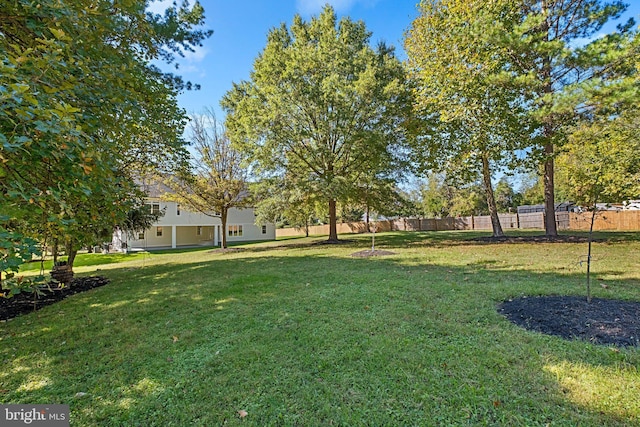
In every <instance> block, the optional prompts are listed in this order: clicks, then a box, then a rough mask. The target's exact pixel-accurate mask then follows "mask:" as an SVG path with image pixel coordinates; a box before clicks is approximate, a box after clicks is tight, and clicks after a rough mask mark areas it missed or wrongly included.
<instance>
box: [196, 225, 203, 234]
mask: <svg viewBox="0 0 640 427" xmlns="http://www.w3.org/2000/svg"><path fill="white" fill-rule="evenodd" d="M196 235H197V236H202V227H200V226H198V228H196Z"/></svg>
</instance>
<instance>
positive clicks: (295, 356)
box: [0, 251, 640, 425]
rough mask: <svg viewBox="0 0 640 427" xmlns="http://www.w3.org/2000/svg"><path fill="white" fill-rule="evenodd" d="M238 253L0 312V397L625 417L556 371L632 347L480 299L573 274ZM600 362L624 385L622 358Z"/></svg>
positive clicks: (210, 409) (446, 414)
mask: <svg viewBox="0 0 640 427" xmlns="http://www.w3.org/2000/svg"><path fill="white" fill-rule="evenodd" d="M244 254H245V252H243V253H242V254H238V256H237V257H234V258H230V259H212V260H210V261H206V262H195V261H194V262H190V263H181V264H176V263H174V264H165V265H153V266H148V267H145V268H139V269H130V268H128V269H124V268H123V269H116V270H111V271H109V273H108V274H109V276H110V277H111V279H112V283H111V284H109V285H107V286H105V287H102V288H100V289H96V290H93V291H90V292H87V293H85V294H80V295H76V296H74V297H72V298H70V299H68V300H66V301H65V302H63V303H61V304H59V305H57V306H50V307H48V308H46V309H44V310H43V311H41V312H38V313H37V314H35V315H29V316H24V317H23V318H19V319H16V320H15V321H13V322H10V323H7V324H4V325H2V326H3V331H2V336H1V339H2V341H3V346H2V347H1V349H0V354H1V355H2V357H3V360H5V361H7V362H6V365H5V369H4V370H3V372H2V373H0V389H2V390H4V391H3V392H2V393H0V401H3V402H13V403H26V402H48V403H53V402H56V403H68V404H70V405H71V408H72V414H73V417H74V421H75V423H74V424H75V425H96V424H102V423H111V424H129V425H134V424H144V423H145V422H147V421H148V420H149V419H153V420H154V421H155V422H156V423H157V424H158V425H160V424H167V423H168V422H173V423H177V424H180V425H190V424H193V423H201V424H204V425H218V424H222V423H225V422H227V423H230V424H240V422H244V423H245V424H246V423H249V424H253V425H260V424H262V425H264V424H269V423H277V422H283V423H291V424H295V423H298V424H313V423H320V424H326V423H330V422H333V423H338V424H357V423H358V421H359V422H362V421H363V420H366V421H369V422H371V423H376V424H387V425H398V424H412V423H415V422H416V420H436V419H439V420H441V422H442V423H443V424H456V423H468V422H471V423H479V424H491V423H497V424H503V425H509V424H521V425H533V424H544V423H549V422H554V421H557V420H559V419H563V420H565V421H566V422H568V423H572V424H592V425H616V424H619V423H621V422H622V423H624V422H630V421H633V420H634V418H632V417H634V416H637V415H634V414H637V412H635V413H627V412H624V410H623V409H620V408H619V407H616V406H615V405H614V406H610V407H609V408H608V409H607V408H604V409H603V408H601V407H600V406H599V405H598V404H595V403H593V402H590V401H589V400H588V399H586V400H585V399H583V400H579V399H577V398H575V396H576V395H577V394H578V393H579V392H580V390H579V388H575V389H571V388H568V387H570V386H571V385H570V384H568V383H567V381H568V378H569V377H570V376H571V375H572V374H573V371H574V370H575V369H577V368H576V366H580V367H582V369H584V370H586V371H588V372H595V371H597V369H596V367H597V366H601V367H604V368H610V369H613V370H616V369H618V368H619V367H620V363H622V362H624V363H627V364H629V366H632V365H634V364H635V365H637V364H638V362H640V360H639V359H638V357H639V356H638V355H637V352H634V351H632V350H625V349H622V350H618V351H611V350H610V349H608V348H605V347H601V346H594V345H592V344H589V343H586V342H580V341H564V340H561V339H559V338H556V337H549V336H545V335H542V334H536V333H531V332H526V331H524V330H521V329H520V328H517V327H516V326H514V325H511V324H510V323H509V322H508V321H507V320H505V319H504V318H502V317H501V316H500V315H499V314H498V313H497V311H496V304H497V303H498V302H499V301H502V300H504V299H508V298H510V297H513V296H517V295H522V294H530V295H531V294H553V293H557V292H560V293H565V294H575V293H576V292H579V291H580V289H581V275H579V274H557V273H553V272H544V273H540V272H532V271H518V270H516V271H512V270H508V269H507V268H506V267H502V266H501V265H500V264H491V265H490V267H489V268H485V269H482V270H480V271H479V269H478V267H477V266H474V265H468V266H459V265H434V264H430V263H427V262H424V263H420V264H417V265H416V264H412V265H409V264H408V263H407V262H406V260H403V259H402V258H384V259H357V258H349V257H346V256H345V257H335V256H324V255H322V254H310V253H308V252H307V251H304V252H301V253H300V255H299V256H293V255H291V254H287V255H289V256H284V254H283V256H270V257H256V256H253V255H252V256H244ZM275 254H276V255H277V254H278V252H275ZM247 255H250V254H247ZM630 282H633V283H635V284H637V281H630ZM598 292H599V294H598V296H603V295H609V296H620V295H618V294H617V291H616V290H615V289H613V290H611V289H609V290H605V289H601V290H598ZM634 295H635V296H636V297H637V296H638V291H637V288H636V289H635V291H629V294H625V295H623V296H626V297H629V296H634ZM625 366H626V365H625ZM617 372H618V375H619V376H621V377H622V378H624V379H625V381H627V382H626V383H625V384H626V386H625V387H631V385H630V384H633V382H632V381H628V378H631V377H632V376H633V375H634V374H633V372H632V370H631V369H626V368H624V367H622V368H621V369H618V370H617ZM574 378H575V377H574ZM580 382H581V381H580V379H578V380H577V381H574V383H580ZM587 383H588V384H587ZM591 383H592V380H591V379H590V380H588V381H586V380H585V382H583V383H582V385H584V386H585V387H586V386H588V387H593V384H591ZM567 390H569V391H568V392H567ZM623 391H624V390H623ZM77 392H86V393H88V394H87V395H86V396H85V397H83V398H78V399H76V398H74V396H75V395H76V393H77ZM239 410H246V411H247V412H248V414H249V415H248V417H247V418H245V419H243V420H240V418H239V417H238V414H237V411H239Z"/></svg>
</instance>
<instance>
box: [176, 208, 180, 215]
mask: <svg viewBox="0 0 640 427" xmlns="http://www.w3.org/2000/svg"><path fill="white" fill-rule="evenodd" d="M176 215H178V216H180V205H176Z"/></svg>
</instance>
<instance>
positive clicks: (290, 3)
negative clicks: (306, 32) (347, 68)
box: [150, 0, 640, 119]
mask: <svg viewBox="0 0 640 427" xmlns="http://www.w3.org/2000/svg"><path fill="white" fill-rule="evenodd" d="M171 1H172V0H162V1H156V2H153V3H151V6H150V9H151V10H153V11H156V12H158V11H161V10H164V9H165V8H166V6H167V5H168V4H171ZM192 2H193V1H192ZM200 2H201V4H202V5H203V7H204V9H205V15H206V28H208V29H212V30H213V31H214V33H213V35H212V36H211V37H210V38H209V39H208V40H206V41H205V43H204V45H203V46H202V47H201V48H198V49H197V50H196V52H194V53H191V52H189V53H188V54H187V55H186V57H185V58H184V59H181V61H180V68H179V70H178V71H177V72H178V74H180V75H182V76H183V77H184V78H185V80H189V81H192V82H194V83H199V84H200V85H201V87H202V89H201V90H199V91H187V92H185V93H183V94H181V95H180V96H179V98H178V101H179V103H180V106H181V107H183V108H185V109H186V110H187V112H188V113H200V112H202V111H203V110H204V108H205V107H212V108H214V110H216V111H217V112H218V114H219V115H220V117H219V118H220V119H222V118H223V117H222V112H221V110H220V107H219V103H220V99H221V98H222V96H223V95H224V94H225V92H226V91H228V90H229V89H230V88H231V86H232V82H239V81H241V80H246V79H248V78H249V73H250V71H251V68H252V65H253V60H254V59H255V57H256V56H257V55H258V53H260V52H261V51H262V50H263V48H264V46H265V44H266V40H267V33H268V32H269V30H270V29H272V28H274V27H277V26H279V25H280V24H281V23H282V22H285V23H286V24H287V25H289V24H290V23H291V21H292V20H293V17H294V15H295V14H300V15H301V16H302V17H303V18H305V19H309V18H310V17H311V16H313V15H317V14H318V13H319V12H320V11H321V9H322V7H323V6H324V4H326V3H330V4H331V5H332V6H333V7H334V8H335V10H336V12H337V13H338V15H340V16H344V15H348V16H350V17H351V19H353V20H362V21H364V22H365V24H366V26H367V29H368V30H369V31H371V32H372V33H373V35H372V37H371V41H372V43H373V44H375V43H376V42H377V41H379V40H384V41H385V42H387V44H391V45H393V46H395V47H396V49H397V52H398V54H399V56H400V58H405V55H404V51H403V48H402V39H403V37H404V32H405V31H406V29H407V28H408V27H409V25H410V24H411V22H412V21H413V19H414V18H415V17H416V16H417V14H418V10H417V6H416V4H417V3H418V0H328V1H327V0H200ZM627 3H629V4H630V6H629V9H628V12H627V14H626V15H625V17H627V18H628V17H631V16H633V17H635V18H636V21H640V19H639V16H640V0H627ZM610 28H611V27H610Z"/></svg>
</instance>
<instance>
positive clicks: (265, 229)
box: [262, 225, 267, 234]
mask: <svg viewBox="0 0 640 427" xmlns="http://www.w3.org/2000/svg"><path fill="white" fill-rule="evenodd" d="M262 234H267V226H266V225H263V226H262Z"/></svg>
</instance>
